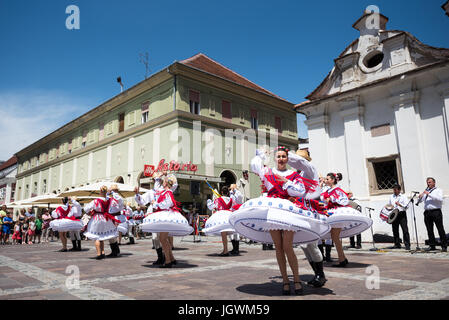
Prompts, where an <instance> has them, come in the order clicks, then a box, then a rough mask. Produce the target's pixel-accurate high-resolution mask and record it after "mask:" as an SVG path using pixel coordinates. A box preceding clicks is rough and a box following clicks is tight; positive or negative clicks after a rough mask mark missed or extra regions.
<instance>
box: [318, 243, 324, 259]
mask: <svg viewBox="0 0 449 320" xmlns="http://www.w3.org/2000/svg"><path fill="white" fill-rule="evenodd" d="M318 249H320V252H321V255H322V256H323V257H324V248H323V244H319V245H318Z"/></svg>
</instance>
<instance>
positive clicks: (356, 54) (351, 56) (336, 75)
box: [307, 12, 449, 101]
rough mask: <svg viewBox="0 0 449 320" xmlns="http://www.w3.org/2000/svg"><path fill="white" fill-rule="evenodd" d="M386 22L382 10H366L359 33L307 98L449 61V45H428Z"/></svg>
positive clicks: (360, 20) (355, 26) (358, 26)
mask: <svg viewBox="0 0 449 320" xmlns="http://www.w3.org/2000/svg"><path fill="white" fill-rule="evenodd" d="M387 22H388V18H387V17H385V16H383V15H381V14H379V15H376V14H374V13H367V12H365V13H364V14H363V15H362V17H360V18H359V19H358V20H357V21H356V22H355V23H354V25H353V28H355V29H357V30H358V31H360V37H359V38H358V39H356V40H354V41H353V42H352V43H351V44H350V45H349V46H348V47H347V48H346V49H345V50H344V51H343V52H342V53H341V54H340V56H339V57H338V58H336V59H335V60H334V62H335V65H334V68H333V69H332V70H331V72H330V73H329V74H328V75H327V77H326V78H325V79H324V81H323V82H322V83H321V84H320V85H319V86H318V87H317V88H316V89H315V90H314V91H313V92H312V93H311V94H309V95H308V96H307V99H309V100H311V101H313V100H317V99H321V98H324V97H326V96H329V95H334V94H338V93H343V92H345V91H348V90H351V89H354V88H357V87H361V86H366V85H369V84H371V83H375V82H378V81H381V80H385V79H388V78H390V77H392V76H395V75H398V74H402V73H405V72H408V71H412V70H415V69H419V68H422V67H426V66H430V65H433V64H436V63H440V62H443V61H449V49H442V48H435V47H431V46H428V45H425V44H423V43H422V42H420V41H419V40H418V39H416V38H415V37H414V36H413V35H411V34H410V33H408V32H405V31H399V30H385V29H386V24H387Z"/></svg>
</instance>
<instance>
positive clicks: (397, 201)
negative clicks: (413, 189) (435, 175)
mask: <svg viewBox="0 0 449 320" xmlns="http://www.w3.org/2000/svg"><path fill="white" fill-rule="evenodd" d="M407 202H408V199H407V197H406V196H405V195H404V194H401V186H400V185H399V184H395V185H394V186H393V194H392V195H391V196H390V204H391V205H392V206H393V207H394V208H395V209H398V211H399V213H398V216H397V218H396V219H395V220H394V221H393V223H392V224H391V226H392V228H393V238H394V247H393V248H397V249H400V248H401V244H400V242H399V226H401V229H402V234H403V236H404V245H405V250H410V234H409V233H408V225H407V212H406V210H407Z"/></svg>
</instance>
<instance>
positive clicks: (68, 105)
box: [0, 90, 87, 160]
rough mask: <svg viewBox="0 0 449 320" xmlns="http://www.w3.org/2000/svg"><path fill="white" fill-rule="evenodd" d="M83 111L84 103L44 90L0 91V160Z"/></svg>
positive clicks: (85, 107) (5, 158) (62, 94)
mask: <svg viewBox="0 0 449 320" xmlns="http://www.w3.org/2000/svg"><path fill="white" fill-rule="evenodd" d="M85 111H87V104H86V103H83V102H80V101H76V100H75V99H73V98H71V97H69V96H68V95H67V94H64V93H58V92H48V91H36V90H31V91H26V92H0V160H8V159H9V158H10V157H12V156H13V155H14V153H16V152H18V151H20V150H22V149H23V148H25V147H27V146H29V145H30V144H32V143H34V142H36V141H37V140H39V139H41V138H42V137H44V136H46V135H47V134H49V133H51V132H53V131H54V130H56V129H58V128H59V127H61V126H63V125H64V124H66V123H67V122H69V121H71V120H73V119H74V118H75V117H77V116H79V115H81V114H83V113H84V112H85Z"/></svg>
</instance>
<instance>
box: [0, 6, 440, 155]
mask: <svg viewBox="0 0 449 320" xmlns="http://www.w3.org/2000/svg"><path fill="white" fill-rule="evenodd" d="M443 3H444V0H427V1H422V0H416V1H413V0H408V1H404V0H388V1H384V0H382V1H380V0H378V1H364V0H349V1H344V2H343V1H330V0H322V1H284V0H277V1H260V0H259V1H255V0H240V1H234V0H228V1H211V0H208V1H203V0H201V1H196V0H191V1H176V0H172V1H167V2H166V1H152V0H147V1H143V0H130V1H126V2H125V1H111V0H110V1H103V0H81V1H75V0H72V1H66V0H58V1H54V0H45V1H44V0H39V1H38V0H36V1H29V0H0V39H1V48H2V50H1V56H0V57H1V59H0V74H1V77H0V128H2V129H1V130H2V133H3V135H2V143H1V144H0V159H3V160H6V159H7V158H9V157H10V156H12V155H13V153H15V152H17V151H19V150H21V149H22V148H24V147H25V146H27V145H29V144H31V143H33V142H34V141H36V140H38V139H40V138H41V137H43V136H44V135H46V134H48V133H50V132H52V131H53V130H55V129H57V128H58V127H60V126H62V125H63V124H65V123H67V122H69V121H71V120H72V119H73V118H75V117H78V116H80V115H81V114H83V113H85V112H87V111H88V110H89V109H91V108H94V107H96V106H97V105H99V104H100V103H102V102H104V101H106V100H108V99H110V98H111V97H113V96H114V95H116V94H117V93H119V92H120V88H119V86H118V84H117V83H116V78H117V76H119V75H120V76H121V77H122V79H123V83H124V85H125V87H126V88H128V87H130V86H132V85H135V84H136V83H138V82H140V81H142V80H143V79H144V74H145V69H144V66H143V65H142V64H141V63H140V62H139V53H140V52H145V51H147V52H149V55H150V69H151V72H157V71H159V70H161V69H162V68H164V67H166V66H168V65H170V64H171V63H172V62H173V61H175V60H183V59H186V58H188V57H191V56H193V55H195V54H196V53H198V52H202V53H204V54H206V55H208V56H209V57H211V58H212V59H214V60H216V61H218V62H220V63H222V64H223V65H225V66H227V67H229V68H231V69H232V70H234V71H236V72H237V73H239V74H241V75H243V76H245V77H246V78H248V79H249V80H251V81H253V82H255V83H257V84H258V85H260V86H262V87H264V88H266V89H268V90H270V91H272V92H274V93H276V94H277V95H279V96H281V97H283V98H285V99H287V100H289V101H290V102H293V103H299V102H302V101H304V100H305V96H306V95H307V94H308V93H310V92H311V91H312V90H313V89H314V88H315V87H316V86H318V85H319V84H320V82H321V81H322V80H323V79H324V77H325V76H326V75H327V73H328V72H329V71H330V70H331V68H332V66H333V59H334V58H336V57H337V56H338V55H339V54H340V53H341V51H343V49H344V48H345V47H346V46H347V45H348V44H349V43H350V42H352V41H353V40H354V39H356V38H357V37H358V31H357V30H355V29H353V28H352V24H353V23H354V22H355V21H356V20H357V19H358V18H359V17H360V16H361V14H362V12H363V10H364V9H365V8H366V7H367V6H368V5H376V6H378V7H379V9H380V12H381V13H382V14H384V15H385V16H387V17H389V19H390V21H389V23H388V25H387V29H390V30H392V29H395V30H406V31H409V32H410V33H412V34H413V35H415V36H416V37H417V38H418V39H419V40H421V41H422V42H424V43H426V44H428V45H432V46H436V47H445V48H449V32H448V31H449V18H448V17H447V16H446V15H445V14H444V11H443V10H442V9H441V5H442V4H443ZM72 4H74V5H77V6H78V7H79V9H80V17H81V19H80V29H79V30H68V29H67V28H66V26H65V21H66V18H67V17H68V14H66V13H65V10H66V7H67V6H68V5H72ZM303 120H304V119H303V118H301V117H299V120H298V127H299V129H298V132H299V135H300V136H302V137H304V136H307V129H306V127H305V126H304V124H303Z"/></svg>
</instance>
